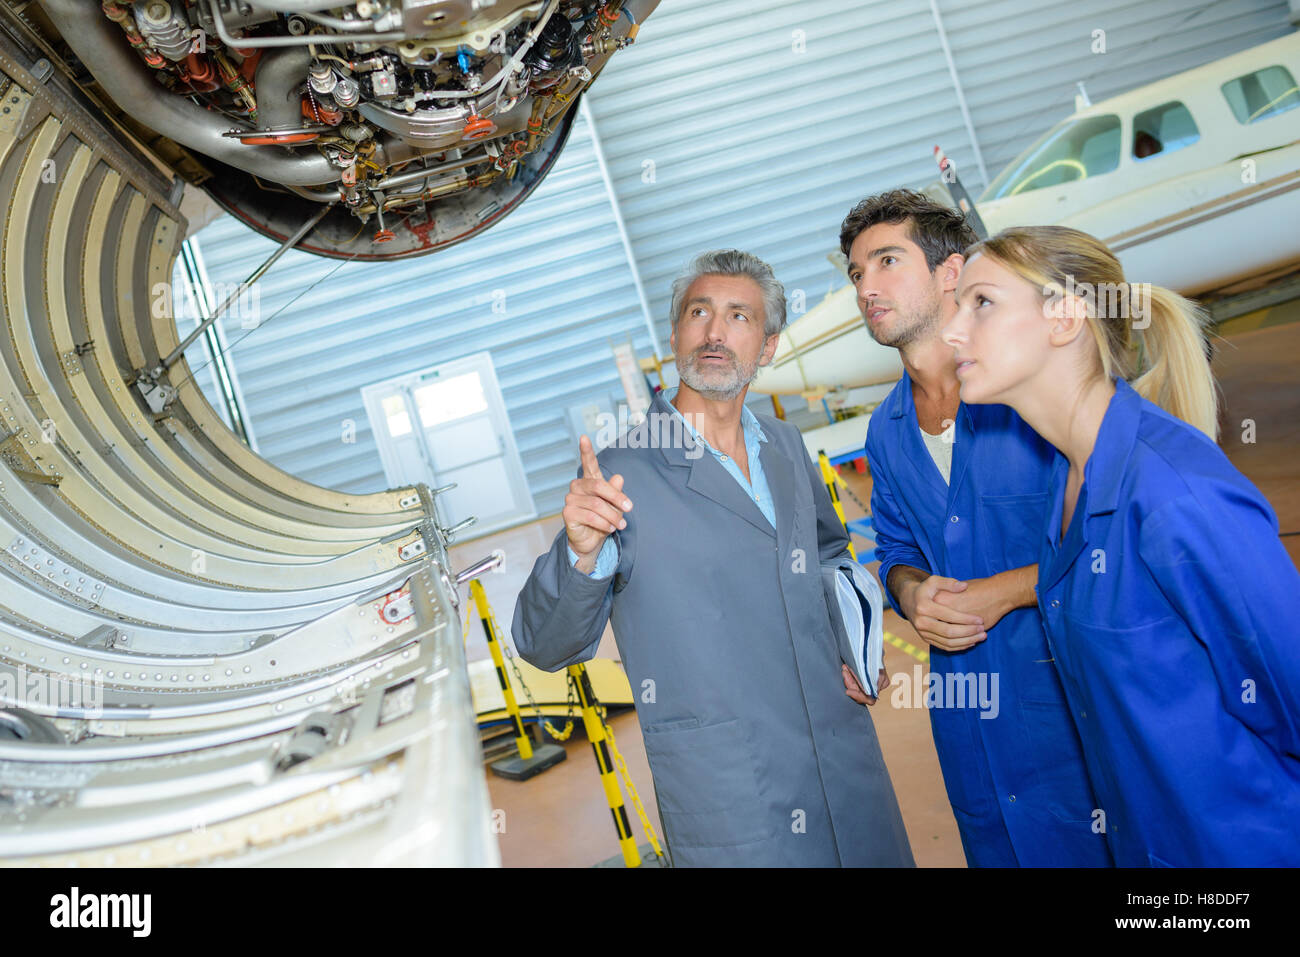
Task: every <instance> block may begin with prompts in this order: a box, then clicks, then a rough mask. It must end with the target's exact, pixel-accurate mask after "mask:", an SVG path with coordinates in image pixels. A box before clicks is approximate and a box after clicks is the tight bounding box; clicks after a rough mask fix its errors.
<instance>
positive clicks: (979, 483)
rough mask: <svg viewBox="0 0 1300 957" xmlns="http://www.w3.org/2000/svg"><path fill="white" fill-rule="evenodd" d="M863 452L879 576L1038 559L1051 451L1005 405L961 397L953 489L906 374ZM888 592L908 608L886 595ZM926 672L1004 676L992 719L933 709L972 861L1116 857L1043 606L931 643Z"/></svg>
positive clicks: (974, 574) (972, 570)
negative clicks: (1099, 821)
mask: <svg viewBox="0 0 1300 957" xmlns="http://www.w3.org/2000/svg"><path fill="white" fill-rule="evenodd" d="M866 452H867V460H868V462H869V463H870V465H871V475H872V481H873V483H874V485H873V490H872V494H871V512H872V520H873V523H874V525H875V528H876V557H877V558H879V559H880V562H881V564H880V578H881V580H882V581H887V580H888V576H889V570H890V569H891V568H893V567H894V566H895V565H912V566H915V567H917V568H921V569H923V570H929V571H930V572H931V573H933V574H936V575H944V576H947V577H950V578H959V579H968V578H987V577H989V576H991V575H994V574H997V573H998V572H1004V571H1007V570H1009V569H1012V568H1020V567H1022V566H1024V565H1032V564H1033V563H1034V562H1035V561H1036V560H1037V558H1038V551H1039V548H1038V546H1039V542H1040V540H1041V536H1042V528H1043V522H1044V520H1045V517H1046V512H1047V503H1048V498H1047V489H1048V481H1049V478H1050V475H1051V469H1052V463H1053V458H1054V455H1055V452H1054V450H1053V449H1052V447H1051V446H1050V445H1048V444H1047V443H1046V442H1044V441H1043V440H1042V439H1040V438H1039V437H1038V435H1037V434H1036V433H1035V432H1034V431H1033V430H1032V429H1030V428H1029V426H1027V425H1025V423H1024V422H1023V421H1022V420H1021V419H1020V417H1019V416H1018V415H1016V413H1015V412H1014V411H1012V410H1011V409H1010V408H1007V407H1006V406H1001V405H977V406H967V405H962V406H961V407H960V411H959V412H958V414H957V435H956V444H955V446H954V448H953V460H952V476H951V478H952V484H951V486H946V485H944V482H943V476H942V475H940V473H939V470H938V468H937V467H936V466H935V464H934V460H933V459H931V457H930V454H929V452H928V451H927V450H926V448H925V444H924V442H923V441H922V440H921V435H920V432H919V429H918V425H917V418H916V406H915V404H914V403H913V400H912V382H911V379H910V378H909V377H908V376H907V375H904V376H903V379H902V381H900V382H899V383H898V385H897V386H896V387H895V388H894V390H893V391H892V392H890V394H889V395H888V396H887V397H886V399H885V400H884V402H882V403H881V404H880V405H879V406H878V407H877V408H876V410H875V411H874V412H873V413H872V415H871V424H870V426H869V428H868V431H867V443H866ZM886 594H889V590H888V589H886ZM889 600H890V602H891V603H892V604H893V605H894V608H895V610H897V611H899V613H900V614H901V613H902V611H901V609H899V608H898V603H897V601H896V600H895V599H894V596H893V595H892V594H889ZM930 670H931V673H932V674H934V675H936V676H939V677H940V678H941V679H942V680H944V681H945V682H946V681H948V680H949V679H948V678H947V677H946V676H947V675H949V674H953V673H955V674H961V673H971V672H974V673H983V674H985V675H991V674H996V675H997V676H998V692H999V709H998V714H997V717H995V718H987V717H985V718H982V717H980V714H981V710H980V709H979V708H975V707H971V706H970V705H969V703H968V706H967V707H964V708H952V707H944V708H939V707H931V708H930V724H931V728H932V730H933V731H934V743H935V749H936V750H937V751H938V754H939V766H940V767H941V768H942V769H943V779H944V784H945V785H946V786H947V790H948V800H949V802H950V803H951V804H952V809H953V815H954V816H955V817H956V819H957V827H958V829H959V830H960V832H961V839H962V847H963V849H964V850H965V852H966V860H967V862H968V863H969V864H970V865H971V866H978V867H1015V866H1026V867H1034V866H1096V867H1105V866H1108V865H1109V864H1110V863H1111V859H1110V854H1109V852H1108V850H1107V848H1106V843H1105V839H1104V837H1103V835H1102V834H1101V832H1100V828H1097V829H1094V826H1093V822H1094V820H1096V816H1095V815H1094V813H1093V812H1094V809H1095V808H1096V807H1097V805H1096V803H1095V801H1094V800H1093V796H1092V790H1091V788H1090V786H1089V783H1088V778H1087V774H1086V772H1085V769H1084V763H1083V753H1082V750H1081V748H1080V744H1079V738H1078V734H1077V733H1076V731H1075V728H1074V723H1073V721H1072V720H1071V718H1070V713H1069V709H1068V706H1067V704H1066V701H1065V696H1064V694H1063V692H1062V689H1061V683H1060V680H1059V678H1058V677H1057V674H1056V669H1055V667H1054V665H1053V664H1052V661H1051V654H1050V653H1049V652H1048V650H1047V642H1046V640H1045V637H1044V634H1043V628H1042V622H1041V620H1040V618H1039V614H1038V610H1037V609H1035V608H1020V609H1017V610H1015V611H1013V612H1011V613H1010V614H1008V615H1006V616H1005V617H1004V618H1003V619H1002V620H1001V621H1000V622H999V623H998V624H997V625H995V626H994V627H993V628H992V629H990V630H989V635H988V638H986V639H985V640H984V641H982V642H980V643H979V644H977V645H975V646H973V647H971V648H969V649H967V650H965V651H961V652H955V653H951V652H945V651H941V650H939V649H937V648H933V647H932V648H931V650H930ZM932 680H933V679H932ZM945 703H948V704H951V703H952V702H951V699H949V700H948V701H946V702H945ZM984 713H986V714H988V713H991V712H990V711H985V712H984Z"/></svg>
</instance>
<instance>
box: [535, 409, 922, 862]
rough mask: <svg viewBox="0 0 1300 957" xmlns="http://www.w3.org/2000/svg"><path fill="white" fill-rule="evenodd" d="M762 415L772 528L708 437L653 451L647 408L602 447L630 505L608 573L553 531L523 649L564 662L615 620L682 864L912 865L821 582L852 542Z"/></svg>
mask: <svg viewBox="0 0 1300 957" xmlns="http://www.w3.org/2000/svg"><path fill="white" fill-rule="evenodd" d="M670 411H671V410H670V408H669V406H668V405H667V404H666V403H665V402H664V400H663V399H662V397H660V396H656V397H655V400H654V404H653V405H652V406H651V412H652V413H655V412H658V413H659V414H660V416H666V415H668V414H670ZM759 419H760V421H761V422H762V426H763V431H764V433H765V434H766V436H767V439H768V440H767V441H766V442H764V443H763V445H762V451H761V453H760V454H761V456H762V462H763V471H764V474H765V475H766V477H767V481H768V484H769V486H770V487H771V492H772V496H773V498H774V500H775V506H776V520H777V521H776V524H777V528H776V530H775V532H774V531H773V529H772V526H771V525H770V524H769V523H768V521H767V519H765V518H764V517H763V514H762V512H760V511H759V509H758V506H757V505H755V504H754V502H753V501H752V500H750V498H749V497H748V496H746V494H745V492H744V490H743V489H742V488H741V487H740V485H739V483H737V482H736V480H735V479H734V478H732V477H731V476H730V475H728V474H727V471H726V470H725V469H724V468H723V467H722V466H721V465H720V464H719V463H718V462H717V461H716V460H715V459H714V457H713V455H712V454H710V453H709V452H708V451H707V450H704V449H702V448H700V447H698V446H696V447H694V448H693V449H691V450H690V452H689V454H688V450H687V449H686V448H682V447H680V446H681V444H682V443H681V442H677V443H676V444H677V445H678V446H679V447H677V448H671V447H660V446H661V445H667V444H670V443H658V442H655V437H656V436H657V435H658V434H659V431H660V430H659V429H657V428H652V427H651V426H652V425H653V424H655V423H656V422H657V421H666V420H663V419H656V417H655V416H654V415H653V414H652V415H651V416H650V417H649V418H648V419H647V421H646V422H643V423H642V424H641V425H640V426H638V427H637V428H636V429H633V430H632V431H631V432H629V433H628V434H627V435H626V436H625V437H624V440H623V441H622V442H621V443H620V444H621V445H623V446H626V447H610V448H607V449H605V450H603V451H602V452H601V453H600V454H599V456H598V459H599V461H600V467H601V471H602V473H603V474H604V475H605V476H606V477H609V476H612V475H614V474H615V473H619V474H622V476H623V478H624V486H623V488H624V490H625V491H626V492H627V494H628V497H629V498H631V500H632V502H633V508H632V510H631V511H630V512H629V513H628V514H627V516H626V517H627V522H628V524H627V528H626V529H625V530H623V531H621V532H617V533H615V534H616V540H617V543H618V548H619V562H618V568H617V570H616V571H615V572H614V574H613V575H612V576H611V577H610V578H606V579H604V580H597V579H592V578H590V577H588V576H587V575H584V574H583V573H581V572H579V571H577V570H576V569H575V568H573V567H572V565H571V564H570V562H569V557H568V551H567V540H566V536H565V534H564V530H563V529H561V530H560V532H559V534H558V535H557V536H556V538H555V541H554V542H553V543H552V545H551V549H550V551H549V552H547V553H546V554H545V555H543V556H542V557H541V558H539V559H538V560H537V563H536V565H535V566H534V567H533V571H532V574H531V575H530V576H529V578H528V581H527V583H526V584H525V585H524V588H523V590H522V591H521V592H520V595H519V601H518V604H517V606H516V609H515V617H514V623H513V627H512V633H513V636H514V640H515V645H516V646H517V648H518V649H519V653H520V654H521V655H522V656H523V658H524V659H525V660H526V661H529V662H531V663H532V664H534V665H535V666H537V667H539V668H543V669H545V670H547V671H557V670H559V669H560V668H563V667H565V666H566V665H570V664H573V663H574V662H578V661H584V660H588V659H590V658H591V657H593V656H594V655H595V653H596V647H597V645H598V644H599V643H600V637H601V633H602V632H603V630H604V627H605V621H606V619H608V618H610V617H611V616H612V619H613V626H614V638H615V640H616V641H617V643H618V648H619V653H620V655H621V657H622V661H623V667H624V669H625V670H626V672H627V676H628V679H629V681H630V682H631V685H632V693H633V697H634V700H635V702H636V710H637V717H638V718H639V719H640V722H641V731H642V735H643V738H644V740H645V749H646V755H647V757H648V758H649V761H650V771H651V774H652V775H653V778H654V787H655V796H656V800H657V801H658V804H659V814H660V818H661V820H662V821H663V825H664V831H665V838H666V841H667V844H668V848H669V852H670V855H671V857H672V860H673V863H674V864H675V865H677V866H683V865H687V866H700V865H704V866H710V865H712V866H734V865H749V866H771V865H810V866H835V865H846V866H912V864H913V861H912V853H911V849H910V847H909V845H908V841H907V834H906V832H905V831H904V829H903V821H902V818H901V816H900V814H899V810H898V803H897V800H896V799H895V797H894V789H893V785H892V784H891V782H890V780H889V774H888V772H887V771H886V770H885V765H884V760H883V759H882V757H881V754H880V745H879V743H878V742H877V740H876V732H875V728H874V726H873V725H872V722H871V717H870V715H869V713H868V711H867V709H866V708H864V707H862V706H861V705H859V704H856V703H854V702H853V701H852V700H850V699H849V698H848V697H847V696H846V695H845V694H844V683H843V679H842V678H841V676H840V656H839V653H838V652H837V650H836V645H835V638H834V636H833V633H832V630H831V625H830V618H829V612H828V610H827V604H826V600H825V597H824V592H823V584H822V574H821V571H822V569H821V565H822V563H823V562H826V563H836V562H838V560H839V559H841V558H844V557H847V554H848V553H847V545H848V539H847V536H846V535H845V532H844V529H843V526H841V524H840V522H839V520H838V518H837V517H836V515H835V511H834V508H833V506H832V505H831V501H830V496H829V495H828V494H827V491H826V487H825V486H824V485H823V484H822V482H821V480H820V478H819V476H818V473H817V471H816V469H815V468H814V466H813V464H812V462H811V461H810V460H809V458H808V454H807V452H806V450H805V448H804V444H803V440H802V438H801V437H800V435H799V432H798V430H797V429H795V428H794V427H793V426H791V425H789V424H788V423H785V422H781V421H779V420H777V419H774V418H770V417H768V416H759ZM652 442H654V444H655V445H656V447H646V446H648V445H650V444H651V443H652ZM686 444H687V445H688V446H689V444H690V440H689V439H687V442H686ZM701 453H702V454H701Z"/></svg>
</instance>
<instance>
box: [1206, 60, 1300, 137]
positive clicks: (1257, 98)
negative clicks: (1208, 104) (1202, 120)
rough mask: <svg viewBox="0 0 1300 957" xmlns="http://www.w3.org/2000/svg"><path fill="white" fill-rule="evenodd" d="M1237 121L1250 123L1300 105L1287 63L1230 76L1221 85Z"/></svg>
mask: <svg viewBox="0 0 1300 957" xmlns="http://www.w3.org/2000/svg"><path fill="white" fill-rule="evenodd" d="M1220 89H1221V90H1223V96H1224V98H1225V99H1226V100H1227V101H1228V106H1230V107H1232V115H1233V116H1235V117H1236V118H1237V122H1238V123H1242V124H1250V123H1257V122H1259V121H1260V120H1263V119H1267V118H1268V117H1270V116H1276V115H1277V114H1279V113H1285V112H1286V111H1287V110H1290V109H1294V108H1295V107H1297V106H1300V91H1298V90H1297V89H1296V85H1295V77H1293V76H1292V75H1291V71H1290V70H1288V69H1287V68H1286V67H1284V66H1269V67H1265V68H1264V69H1262V70H1256V71H1255V72H1254V73H1247V74H1246V75H1245V76H1239V77H1237V78H1236V79H1235V80H1229V81H1228V82H1227V83H1225V84H1223V86H1221V87H1220Z"/></svg>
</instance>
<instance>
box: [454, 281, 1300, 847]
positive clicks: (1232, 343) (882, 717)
mask: <svg viewBox="0 0 1300 957" xmlns="http://www.w3.org/2000/svg"><path fill="white" fill-rule="evenodd" d="M1218 332H1219V334H1220V335H1221V336H1223V337H1224V340H1225V341H1223V342H1220V343H1218V349H1217V352H1216V358H1215V372H1216V374H1217V375H1218V378H1219V383H1220V386H1221V388H1222V392H1223V397H1224V406H1225V409H1224V416H1223V420H1222V421H1223V428H1222V439H1221V444H1222V446H1223V448H1224V450H1225V451H1226V452H1227V453H1228V456H1229V457H1230V458H1231V459H1232V461H1233V463H1234V464H1235V465H1236V466H1237V467H1238V468H1239V469H1241V470H1242V471H1243V472H1244V473H1245V474H1246V475H1247V476H1248V477H1249V478H1250V479H1251V480H1252V481H1253V482H1255V484H1256V485H1257V486H1259V488H1260V489H1261V491H1263V492H1264V494H1265V495H1267V496H1268V498H1269V501H1270V502H1271V503H1272V504H1273V508H1274V510H1275V511H1276V512H1277V516H1278V521H1279V523H1280V527H1281V532H1282V534H1283V542H1284V543H1285V544H1286V547H1287V549H1288V551H1289V553H1290V555H1291V558H1292V560H1293V561H1295V562H1296V563H1297V565H1300V388H1298V387H1297V373H1296V362H1297V358H1296V357H1300V300H1297V301H1292V302H1288V303H1284V304H1282V305H1280V306H1274V307H1272V308H1270V309H1265V310H1260V311H1258V312H1254V313H1251V314H1249V315H1245V316H1241V317H1239V318H1237V319H1233V320H1230V321H1228V322H1226V323H1224V324H1222V325H1221V326H1219V328H1218ZM1248 422H1253V424H1254V429H1253V434H1252V433H1251V432H1250V431H1249V425H1248ZM1252 438H1253V441H1252ZM844 475H845V479H846V481H847V482H848V484H849V485H850V487H851V488H852V490H853V492H854V494H855V495H856V496H857V497H858V498H859V499H861V500H862V501H864V502H865V501H868V500H869V498H870V494H871V481H870V479H869V478H868V477H866V476H861V475H858V474H857V473H855V472H854V471H853V470H852V469H845V470H844ZM845 507H846V512H847V513H848V516H849V518H856V517H859V516H860V515H861V514H862V512H861V509H859V508H857V507H856V505H855V504H854V503H853V502H852V501H851V500H846V502H845ZM559 528H560V520H559V517H558V516H552V517H550V518H547V519H543V520H540V521H537V522H532V523H530V524H528V525H525V526H521V527H519V528H515V529H511V530H509V531H506V532H503V533H500V534H498V535H493V536H488V537H485V538H482V539H478V540H476V541H473V542H470V543H467V544H465V545H461V546H457V547H456V548H454V549H452V550H451V555H452V565H453V567H463V566H464V565H466V564H468V563H469V562H470V561H472V560H474V559H476V558H479V557H481V556H483V555H485V554H488V553H489V552H491V551H492V550H493V549H496V548H501V549H503V550H504V551H505V554H506V556H507V559H506V567H505V569H504V571H503V572H502V573H500V574H493V575H488V576H486V577H485V578H484V579H483V583H484V587H485V589H486V591H487V593H488V598H489V600H490V601H491V602H492V604H493V608H494V611H495V614H496V617H497V621H498V622H499V623H500V625H501V627H502V629H503V630H508V628H509V622H510V620H511V617H512V616H513V614H514V603H515V596H516V594H517V593H518V591H519V589H520V587H521V586H522V585H523V582H524V580H525V579H526V578H527V576H528V573H529V571H530V570H531V568H532V564H533V560H534V558H535V556H537V555H539V554H541V553H542V552H544V551H545V550H546V549H547V548H548V547H549V545H550V542H551V539H552V537H553V536H554V535H555V534H556V532H558V530H559ZM858 544H859V547H861V544H862V543H861V542H860V541H859V542H858ZM871 567H873V568H874V567H875V565H874V563H873V565H872V566H871ZM885 628H886V631H888V632H890V633H892V634H893V635H894V636H896V637H897V638H898V639H901V641H902V642H903V643H910V645H911V646H912V648H913V649H915V650H917V651H919V652H920V653H921V654H924V651H923V648H924V646H923V644H922V643H921V642H920V640H919V639H918V638H917V636H916V634H915V632H913V631H912V629H911V627H910V626H909V625H908V624H907V622H905V621H903V620H902V619H901V618H899V617H898V616H897V615H896V614H894V612H893V611H889V612H888V613H887V618H886V623H885ZM598 654H599V656H600V657H610V658H616V657H617V655H618V650H617V648H616V647H615V645H614V641H613V637H612V634H611V632H610V631H609V629H608V628H607V629H606V632H605V638H604V640H603V641H602V643H601V646H600V650H599V652H598ZM468 656H469V659H470V660H471V661H473V660H475V659H478V658H486V657H487V656H488V652H487V647H486V644H485V643H484V641H483V639H482V637H481V634H480V632H479V631H478V629H471V632H470V643H469V650H468ZM885 663H886V666H887V667H888V669H889V672H890V673H891V674H895V673H897V672H899V671H905V672H907V673H909V674H910V673H911V672H912V669H913V667H914V666H916V665H918V664H919V662H918V660H917V659H916V658H915V657H913V656H912V655H910V654H909V653H908V652H907V651H906V650H903V649H900V648H898V647H895V646H894V645H890V644H887V645H886V647H885ZM872 718H873V719H874V720H875V722H876V728H877V731H878V733H879V736H880V742H881V747H882V749H883V751H884V755H885V761H886V763H887V764H888V767H889V770H890V774H891V776H892V778H893V783H894V788H895V790H896V791H897V794H898V798H899V803H900V805H901V807H902V810H903V820H904V822H905V824H906V826H907V832H908V835H909V837H910V839H911V842H912V850H913V854H914V855H915V857H916V862H917V864H918V865H919V866H922V867H927V866H929V867H944V866H949V867H952V866H956V867H960V866H963V865H964V864H965V859H964V856H963V854H962V850H961V842H960V839H959V837H958V834H957V826H956V823H955V822H954V820H953V817H952V812H951V811H950V809H949V807H948V802H947V799H946V797H945V794H944V789H943V781H942V777H941V775H940V772H939V763H938V759H937V757H936V756H935V751H934V744H933V741H932V739H931V737H930V724H929V719H928V717H927V715H926V713H925V711H924V709H917V708H895V707H891V705H890V703H889V701H888V700H887V699H882V701H881V702H880V703H879V704H878V705H877V706H876V707H875V708H874V709H873V711H872ZM612 725H613V729H614V733H615V735H616V737H617V740H618V744H619V747H620V748H621V749H622V752H623V754H624V757H625V758H626V760H627V765H628V768H629V770H630V773H631V774H632V777H633V780H634V781H635V782H636V786H637V789H638V791H640V793H641V795H642V797H643V799H644V801H645V803H646V806H647V810H648V811H649V813H650V815H651V817H652V820H653V821H654V823H655V827H656V829H657V830H658V831H659V833H660V834H662V829H661V828H660V827H659V822H658V819H657V818H656V817H654V814H655V811H654V799H653V795H654V791H653V789H652V787H651V783H650V773H649V769H648V767H647V765H646V758H645V750H644V747H643V746H642V743H641V735H640V729H639V727H638V725H637V721H636V717H635V715H634V714H633V713H632V712H631V711H630V710H629V711H627V712H625V713H623V714H620V715H618V716H616V717H614V718H613V719H612ZM566 747H567V750H568V760H567V761H565V762H564V763H562V764H560V765H557V766H556V767H553V768H551V769H550V770H548V771H545V772H543V773H542V774H541V775H539V776H538V777H536V778H533V779H532V780H530V781H524V782H514V781H507V780H504V779H501V778H498V777H496V776H495V775H492V774H488V784H489V789H490V791H491V795H492V803H493V807H494V808H497V809H501V810H503V811H504V812H505V817H504V833H502V834H501V835H500V842H501V859H502V863H503V864H504V865H506V866H523V867H528V866H549V867H583V866H590V865H593V864H596V863H598V862H600V861H603V860H606V859H608V858H610V857H614V856H615V855H617V854H618V845H617V843H616V840H615V834H614V830H613V823H612V821H611V819H610V814H609V810H608V808H607V806H606V804H605V800H604V792H603V791H602V789H601V786H600V781H599V778H598V777H597V772H596V768H595V763H594V759H593V757H592V754H591V750H590V748H589V747H588V745H587V742H586V739H585V738H583V737H581V736H580V735H577V734H575V735H574V737H573V738H571V739H570V740H569V742H568V743H567V745H566ZM629 814H631V810H630V809H629ZM633 832H634V833H635V834H636V835H637V838H638V841H640V842H642V843H644V835H643V833H642V831H641V829H640V827H639V825H638V824H637V823H636V822H635V821H634V822H633Z"/></svg>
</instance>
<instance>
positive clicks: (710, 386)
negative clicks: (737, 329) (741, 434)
mask: <svg viewBox="0 0 1300 957" xmlns="http://www.w3.org/2000/svg"><path fill="white" fill-rule="evenodd" d="M696 351H697V352H699V351H701V350H696ZM703 351H708V350H707V349H705V350H703ZM731 354H732V356H735V360H734V361H735V366H734V367H733V369H732V370H731V371H730V372H729V373H727V374H726V375H724V376H718V375H716V374H715V375H713V376H710V375H709V374H708V373H706V372H701V371H700V370H699V369H698V368H696V365H695V361H696V355H695V353H692V354H691V355H689V356H686V357H685V359H683V358H681V357H679V358H678V360H677V375H678V377H679V378H680V379H681V380H682V381H683V382H684V383H686V384H687V385H688V386H690V387H691V388H692V389H693V390H695V391H696V392H698V393H699V394H700V395H702V396H704V397H705V398H706V399H713V400H715V401H720V402H727V401H730V400H731V399H734V398H735V397H736V396H738V395H740V393H742V392H744V391H745V388H746V386H748V385H749V384H750V383H751V382H753V381H754V380H755V379H756V378H758V369H759V366H758V359H757V358H755V360H754V363H753V365H746V364H745V363H744V362H742V361H741V360H740V358H739V357H738V356H736V354H735V353H734V352H732V353H731Z"/></svg>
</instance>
